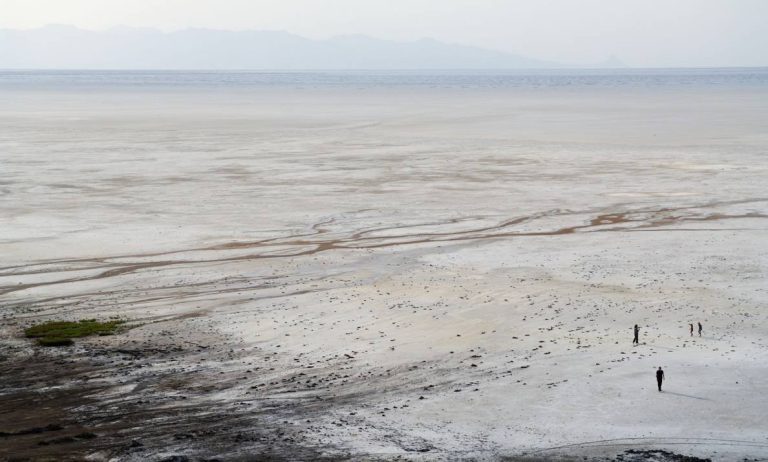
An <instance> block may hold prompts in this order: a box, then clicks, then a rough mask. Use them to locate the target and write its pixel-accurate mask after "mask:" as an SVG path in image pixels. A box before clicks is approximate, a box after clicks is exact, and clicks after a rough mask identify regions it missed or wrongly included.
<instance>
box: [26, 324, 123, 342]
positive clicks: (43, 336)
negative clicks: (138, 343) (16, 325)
mask: <svg viewBox="0 0 768 462" xmlns="http://www.w3.org/2000/svg"><path fill="white" fill-rule="evenodd" d="M124 322H125V321H120V320H112V321H106V322H99V321H96V320H95V319H83V320H82V321H78V322H73V321H48V322H44V323H42V324H38V325H36V326H32V327H29V328H27V329H24V335H25V336H27V338H35V339H37V343H38V344H39V345H42V346H67V345H72V343H73V341H72V339H74V338H81V337H88V336H91V335H112V334H114V333H116V332H117V330H118V329H119V328H120V327H121V325H122V324H123V323H124Z"/></svg>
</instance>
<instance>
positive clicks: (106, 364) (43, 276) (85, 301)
mask: <svg viewBox="0 0 768 462" xmlns="http://www.w3.org/2000/svg"><path fill="white" fill-rule="evenodd" d="M4 96H5V98H6V99H5V101H6V103H3V105H2V107H1V108H0V125H2V126H3V127H5V128H4V129H3V130H2V132H0V163H1V165H2V173H1V176H0V213H1V214H2V220H3V221H2V226H1V227H0V256H1V258H2V260H1V265H0V266H2V268H0V293H1V294H2V295H0V310H1V314H0V316H2V318H1V319H0V322H1V324H0V329H1V332H2V334H3V342H2V350H0V359H2V362H0V365H2V367H3V379H4V383H3V385H2V389H0V410H2V411H3V412H4V414H5V415H6V417H7V418H6V419H4V422H3V423H2V424H0V431H4V432H6V433H14V432H19V431H23V430H24V429H29V428H33V427H40V426H43V425H46V424H50V423H60V424H62V426H63V427H64V429H63V430H51V431H46V432H43V433H40V434H34V435H31V436H29V435H25V436H20V435H17V436H6V437H0V457H4V458H12V457H19V458H24V457H32V458H35V457H44V456H51V454H55V455H56V457H61V458H65V457H71V458H73V459H76V458H78V457H82V456H83V455H87V456H88V457H89V458H90V459H92V460H109V459H112V460H161V459H162V458H164V457H166V456H170V455H174V454H176V455H184V454H186V455H189V456H190V457H192V458H193V459H194V458H195V457H200V458H205V457H209V458H212V457H219V458H221V459H223V460H229V459H232V460H236V459H238V458H242V459H243V460H249V458H256V457H257V455H261V456H266V455H270V456H272V457H275V458H287V459H300V458H306V459H314V458H318V457H323V456H325V457H329V458H340V457H345V456H349V457H352V458H353V459H360V458H369V459H394V458H406V459H416V460H443V459H462V458H466V459H471V458H476V459H483V460H485V459H500V458H504V457H510V458H511V457H522V456H529V457H531V458H532V459H531V460H533V458H539V459H542V460H548V459H552V458H555V457H566V456H567V457H574V458H577V459H578V460H582V457H587V458H593V459H600V458H603V457H605V458H610V457H613V456H615V455H616V454H618V453H621V452H622V451H624V450H625V449H630V448H634V449H638V448H642V449H667V450H670V451H673V452H676V453H681V454H688V455H693V456H698V457H706V458H712V459H715V460H737V459H739V460H740V459H742V458H745V457H748V458H768V420H767V419H766V415H768V383H767V382H766V379H768V319H767V318H768V311H767V310H766V308H767V307H768V285H767V284H766V274H767V273H768V271H767V270H768V245H766V242H768V241H767V239H768V233H767V231H768V220H766V218H767V217H768V189H767V187H766V178H768V158H766V156H767V155H768V152H767V151H768V131H767V130H766V121H768V90H766V89H761V88H752V89H746V90H745V89H740V90H732V89H730V90H729V89H713V88H705V89H696V90H691V89H689V90H686V91H685V92H677V93H675V92H673V91H671V90H670V91H651V90H647V89H646V90H643V89H634V90H633V89H612V90H607V91H604V92H603V93H600V92H595V93H591V92H587V91H585V90H580V91H577V90H567V89H566V90H557V91H553V90H548V91H545V90H538V91H529V92H524V91H522V90H504V91H502V90H498V91H469V90H467V91H461V90H452V91H438V90H434V91H428V90H422V91H419V92H416V91H395V90H381V89H380V90H377V91H373V90H353V89H349V90H336V91H326V90H318V89H314V90H312V89H304V90H301V91H297V92H286V91H278V90H273V91H266V90H265V91H254V92H243V93H241V94H237V93H226V92H222V93H217V92H211V93H210V94H193V93H184V92H180V93H178V94H166V93H159V92H158V93H151V92H138V91H125V92H107V91H101V92H98V91H96V92H91V93H85V94H74V93H73V94H69V93H63V92H55V91H50V92H41V91H39V92H21V91H17V90H15V91H14V92H6V94H4ZM113 315H116V316H120V317H122V318H124V319H126V320H129V321H130V322H131V323H132V324H134V325H136V326H137V327H135V328H134V329H132V330H130V331H128V332H125V333H123V334H121V335H118V336H115V337H109V338H95V339H88V340H84V341H80V342H78V345H77V346H76V347H74V348H70V349H64V350H55V351H53V350H46V349H40V348H37V347H34V346H32V344H31V343H30V342H29V341H27V340H26V339H23V338H22V337H21V329H22V327H24V326H27V325H29V324H31V323H33V322H37V321H42V320H47V319H82V318H106V317H109V316H113ZM697 321H701V322H702V323H703V325H704V332H703V335H702V336H701V337H698V336H695V337H690V336H689V335H688V323H696V322H697ZM635 323H637V324H639V325H640V326H641V344H640V345H639V346H636V347H633V346H632V344H631V340H632V332H631V328H632V325H633V324H635ZM658 366H662V367H663V368H664V370H665V371H666V375H667V382H666V383H665V386H664V389H665V391H664V392H663V393H659V392H657V391H656V389H655V379H654V370H655V369H656V367H658ZM36 367H37V369H36ZM54 398H55V400H54ZM68 431H70V433H66V434H67V435H74V434H75V433H76V432H77V433H78V434H79V432H82V431H87V432H92V433H94V434H95V435H96V437H93V438H90V439H88V438H86V437H79V436H78V437H73V439H71V440H70V441H64V440H61V441H56V438H57V435H62V434H65V433H62V432H68ZM41 441H43V443H44V444H43V445H40V444H39V443H40V442H41Z"/></svg>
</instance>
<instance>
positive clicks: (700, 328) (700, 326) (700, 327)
mask: <svg viewBox="0 0 768 462" xmlns="http://www.w3.org/2000/svg"><path fill="white" fill-rule="evenodd" d="M703 329H704V327H702V325H701V323H699V337H701V331H702V330H703Z"/></svg>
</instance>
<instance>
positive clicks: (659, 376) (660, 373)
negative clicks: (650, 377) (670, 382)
mask: <svg viewBox="0 0 768 462" xmlns="http://www.w3.org/2000/svg"><path fill="white" fill-rule="evenodd" d="M663 381H664V371H662V370H661V366H659V370H657V371H656V384H657V385H658V386H659V391H661V382H663Z"/></svg>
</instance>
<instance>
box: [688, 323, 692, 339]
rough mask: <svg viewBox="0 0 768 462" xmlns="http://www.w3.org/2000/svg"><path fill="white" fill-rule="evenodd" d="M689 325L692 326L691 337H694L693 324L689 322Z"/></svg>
mask: <svg viewBox="0 0 768 462" xmlns="http://www.w3.org/2000/svg"><path fill="white" fill-rule="evenodd" d="M688 325H689V326H691V337H693V324H688Z"/></svg>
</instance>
